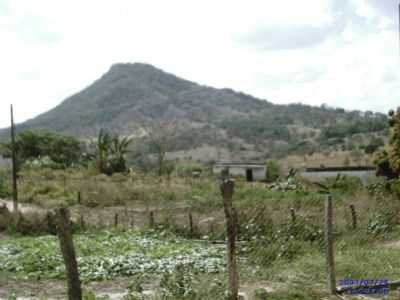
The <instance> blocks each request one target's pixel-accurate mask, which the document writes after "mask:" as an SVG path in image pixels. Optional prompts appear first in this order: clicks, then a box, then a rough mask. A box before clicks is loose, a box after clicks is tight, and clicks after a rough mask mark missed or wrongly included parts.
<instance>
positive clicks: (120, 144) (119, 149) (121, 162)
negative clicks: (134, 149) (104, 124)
mask: <svg viewBox="0 0 400 300" xmlns="http://www.w3.org/2000/svg"><path fill="white" fill-rule="evenodd" d="M131 141H132V140H131V139H129V138H127V137H120V136H118V135H114V136H111V135H110V134H109V133H108V132H106V131H104V130H103V129H101V130H100V132H99V135H98V136H97V142H96V147H95V153H94V159H95V163H96V168H97V170H98V172H99V173H102V174H107V175H111V174H113V173H115V172H125V171H126V170H127V166H126V155H127V153H128V147H129V144H130V143H131Z"/></svg>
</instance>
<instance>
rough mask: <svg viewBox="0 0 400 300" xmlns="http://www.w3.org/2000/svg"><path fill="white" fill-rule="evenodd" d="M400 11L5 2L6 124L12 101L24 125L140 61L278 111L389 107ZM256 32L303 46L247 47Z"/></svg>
mask: <svg viewBox="0 0 400 300" xmlns="http://www.w3.org/2000/svg"><path fill="white" fill-rule="evenodd" d="M349 1H350V2H349ZM381 2H385V4H382V3H381ZM349 3H350V4H349ZM391 4H392V5H393V9H397V3H396V2H395V1H394V0H393V2H392V0H387V1H386V0H385V1H375V0H340V1H339V0H308V1H307V5H305V4H304V2H301V1H289V0H281V1H256V0H254V1H233V0H231V1H228V0H220V1H211V0H205V1H178V0H171V1H156V0H150V1H132V0H114V1H106V0H96V1H94V0H86V1H78V0H69V1H53V0H41V1H34V0H0V40H1V41H2V47H1V52H0V53H1V55H0V66H1V68H0V80H1V82H2V88H1V89H0V99H1V100H0V127H4V126H7V125H8V122H9V116H8V110H9V104H10V103H14V105H15V113H16V120H17V121H19V122H21V121H24V120H26V119H27V118H31V117H34V116H36V115H37V114H40V113H42V112H44V111H46V110H48V109H51V108H52V107H54V106H55V105H57V104H58V103H60V102H61V101H62V100H64V99H65V98H67V97H68V96H70V95H72V94H73V93H76V92H78V91H80V90H81V89H83V88H84V87H86V86H87V85H89V84H90V83H91V82H93V81H94V80H95V79H97V78H98V77H100V76H101V75H102V74H103V73H104V72H106V71H107V70H108V68H109V67H110V66H111V65H112V64H113V63H116V62H136V61H140V62H147V63H151V64H153V65H155V66H157V67H160V68H162V69H164V70H166V71H168V72H171V73H174V74H176V75H178V76H181V77H185V78H187V79H189V80H193V81H197V82H199V83H202V84H207V85H211V86H216V87H231V88H233V89H237V90H241V91H244V92H246V93H250V94H254V95H255V96H258V97H260V98H266V99H268V100H270V101H272V102H276V103H288V102H298V101H302V102H304V103H308V104H315V105H320V104H321V103H328V104H330V105H334V106H343V107H345V108H349V109H350V108H351V109H363V110H369V109H372V110H380V111H387V110H388V109H389V108H392V107H395V106H396V105H397V103H398V101H397V99H396V97H397V96H396V95H397V92H398V91H400V84H399V75H397V73H398V72H397V69H398V63H399V57H398V56H399V55H398V37H397V34H396V32H395V30H396V29H397V26H395V24H397V20H396V19H395V16H394V17H393V18H392V17H391V14H390V8H391ZM265 28H268V30H267V31H265V30H264V31H263V29H265ZM282 28H284V29H285V30H284V31H282ZM291 28H292V29H293V31H290V29H291ZM310 28H314V29H315V31H312V30H309V29H310ZM279 29H281V31H279ZM301 29H307V30H309V31H308V32H304V30H303V32H301V31H299V30H301ZM256 32H261V33H264V34H260V35H258V36H257V34H256V35H254V36H255V37H257V40H255V41H254V36H253V40H252V41H253V42H254V43H257V44H261V45H262V44H264V45H265V43H267V44H269V45H273V44H275V45H276V43H277V42H278V41H279V42H280V43H281V45H282V43H283V44H284V45H288V44H290V43H289V42H288V41H290V42H293V41H294V42H295V44H294V47H283V48H284V50H282V47H281V49H274V47H264V48H263V47H252V46H251V45H249V44H248V43H247V42H244V40H246V39H247V40H249V39H250V40H251V37H252V34H254V33H256ZM287 32H289V33H290V35H289V36H287V34H288V33H287ZM296 32H297V33H298V34H297V33H296ZM314 33H316V37H317V38H316V39H314V40H312V38H313V34H314ZM314 37H315V35H314ZM268 38H270V39H273V40H269V41H268V40H267V41H261V42H260V41H259V40H258V39H260V40H262V39H268ZM285 38H286V39H285ZM288 38H290V40H288ZM300 38H301V41H300V40H299V39H300ZM301 42H302V43H303V44H301ZM296 43H297V44H296ZM278 48H279V47H278ZM288 49H289V50H288Z"/></svg>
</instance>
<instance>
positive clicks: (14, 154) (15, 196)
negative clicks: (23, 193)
mask: <svg viewBox="0 0 400 300" xmlns="http://www.w3.org/2000/svg"><path fill="white" fill-rule="evenodd" d="M11 162H12V197H13V212H14V213H15V215H16V216H18V183H17V178H18V174H17V172H18V170H17V169H18V162H17V151H16V147H15V125H14V111H13V106H12V105H11Z"/></svg>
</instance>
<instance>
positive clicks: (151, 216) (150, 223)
mask: <svg viewBox="0 0 400 300" xmlns="http://www.w3.org/2000/svg"><path fill="white" fill-rule="evenodd" d="M149 225H150V227H154V211H152V210H151V211H150V214H149Z"/></svg>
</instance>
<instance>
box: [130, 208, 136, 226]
mask: <svg viewBox="0 0 400 300" xmlns="http://www.w3.org/2000/svg"><path fill="white" fill-rule="evenodd" d="M130 224H131V227H134V226H135V214H134V213H133V212H132V213H131V223H130Z"/></svg>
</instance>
